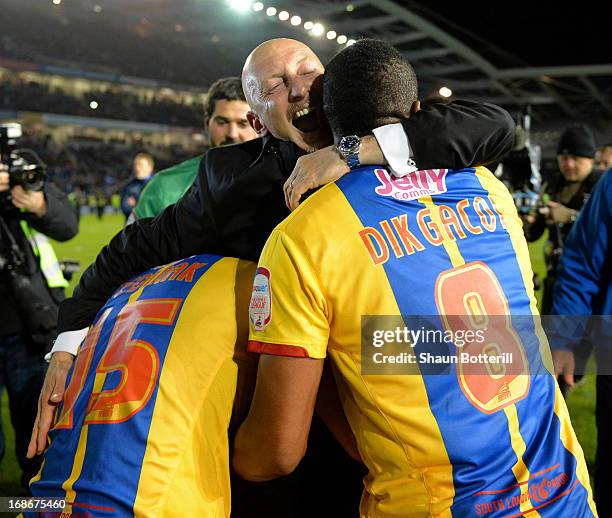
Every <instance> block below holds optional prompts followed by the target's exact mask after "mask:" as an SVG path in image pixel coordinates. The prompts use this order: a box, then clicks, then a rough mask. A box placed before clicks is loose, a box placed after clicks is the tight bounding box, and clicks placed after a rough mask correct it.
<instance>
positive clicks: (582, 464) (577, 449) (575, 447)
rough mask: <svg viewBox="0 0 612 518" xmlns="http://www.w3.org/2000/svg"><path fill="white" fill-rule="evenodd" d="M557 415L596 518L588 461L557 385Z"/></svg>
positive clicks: (566, 446) (561, 434)
mask: <svg viewBox="0 0 612 518" xmlns="http://www.w3.org/2000/svg"><path fill="white" fill-rule="evenodd" d="M555 414H556V415H557V417H558V418H559V431H560V432H559V436H560V438H561V442H562V443H563V446H565V449H566V450H567V451H569V452H570V453H571V454H572V455H573V456H574V457H575V458H576V477H577V478H578V480H579V481H580V483H581V484H582V485H583V486H584V488H585V489H586V491H587V495H588V502H589V507H590V509H591V512H592V513H593V515H594V516H597V509H596V508H595V502H594V501H593V492H592V491H591V482H590V479H589V471H588V469H587V465H586V461H585V460H584V453H583V451H582V448H581V446H580V443H579V442H578V439H577V438H576V434H575V433H574V428H573V427H572V424H571V421H570V416H569V413H568V411H567V405H566V404H565V400H564V399H563V396H562V395H561V391H560V390H559V386H558V385H557V384H556V383H555Z"/></svg>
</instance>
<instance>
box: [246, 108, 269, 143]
mask: <svg viewBox="0 0 612 518" xmlns="http://www.w3.org/2000/svg"><path fill="white" fill-rule="evenodd" d="M247 120H248V121H249V124H250V125H251V128H253V130H254V131H255V133H257V136H258V137H263V136H264V135H266V134H267V133H268V128H266V127H265V126H264V123H263V122H261V119H260V118H259V117H258V115H257V114H256V113H255V112H254V111H251V110H249V111H248V112H247Z"/></svg>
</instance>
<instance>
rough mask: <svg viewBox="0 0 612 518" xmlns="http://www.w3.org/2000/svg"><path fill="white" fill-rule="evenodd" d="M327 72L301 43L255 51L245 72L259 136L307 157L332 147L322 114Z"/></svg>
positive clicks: (270, 44) (280, 42)
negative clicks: (306, 153)
mask: <svg viewBox="0 0 612 518" xmlns="http://www.w3.org/2000/svg"><path fill="white" fill-rule="evenodd" d="M323 72H324V69H323V65H322V64H321V61H320V60H319V58H318V57H317V56H316V54H315V53H314V52H313V51H312V50H311V49H310V48H309V47H308V46H307V45H305V44H304V43H302V42H300V41H297V40H291V39H286V38H278V39H273V40H268V41H266V42H264V43H262V44H261V45H259V46H258V47H257V48H255V50H253V52H251V54H250V55H249V57H248V58H247V60H246V62H245V64H244V68H243V71H242V87H243V89H244V93H245V96H246V98H247V101H248V103H249V105H250V106H251V109H252V113H251V114H250V116H249V121H250V123H251V125H252V126H253V128H254V129H255V131H257V132H258V133H259V134H260V135H264V134H266V133H268V132H269V133H271V134H272V135H273V136H275V137H276V138H278V139H281V140H290V141H292V142H294V143H295V144H297V145H298V146H299V147H300V148H302V149H304V150H305V151H310V150H312V149H313V148H319V147H322V146H324V145H327V144H329V143H330V142H329V130H328V128H327V125H326V123H325V122H324V118H323V113H322V109H321V101H322V92H321V79H322V76H323Z"/></svg>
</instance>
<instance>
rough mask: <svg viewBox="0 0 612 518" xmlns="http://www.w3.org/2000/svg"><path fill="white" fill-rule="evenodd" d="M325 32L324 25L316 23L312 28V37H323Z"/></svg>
mask: <svg viewBox="0 0 612 518" xmlns="http://www.w3.org/2000/svg"><path fill="white" fill-rule="evenodd" d="M324 32H325V27H323V25H322V24H320V23H315V24H314V25H313V26H312V31H311V33H312V35H313V36H317V37H318V36H321V35H322V34H323V33H324Z"/></svg>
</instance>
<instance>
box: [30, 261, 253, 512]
mask: <svg viewBox="0 0 612 518" xmlns="http://www.w3.org/2000/svg"><path fill="white" fill-rule="evenodd" d="M253 274H254V265H253V264H252V263H249V262H246V261H241V260H238V259H231V258H222V257H219V256H214V255H199V256H193V257H190V258H188V259H185V260H182V261H178V262H176V263H172V264H169V265H166V266H163V267H160V268H156V269H154V270H150V271H149V272H147V273H145V274H144V275H142V276H140V277H137V278H135V279H134V280H133V281H131V282H128V283H126V284H124V285H123V286H122V287H121V288H120V289H119V290H118V291H117V292H115V294H114V295H113V296H112V297H111V298H110V299H109V301H108V302H107V303H106V305H105V306H104V307H103V308H102V309H101V310H100V313H99V314H98V316H97V318H96V320H95V323H94V325H93V326H92V327H91V329H90V330H89V333H88V334H87V337H86V338H85V340H84V341H83V343H82V344H81V347H80V350H79V353H78V355H77V358H76V361H75V363H74V365H73V368H72V371H71V374H70V376H69V379H68V385H67V389H66V394H65V398H64V401H63V403H62V405H61V406H60V407H59V409H58V415H57V417H56V423H55V426H54V427H53V428H52V430H51V432H50V440H51V445H50V447H49V448H48V450H47V451H46V453H45V462H44V464H43V467H42V469H41V471H40V473H39V475H38V476H37V477H35V478H34V479H33V480H32V482H31V485H30V489H31V492H32V494H33V495H35V496H46V497H58V498H64V499H65V500H66V508H65V509H64V514H62V516H66V517H69V516H74V517H76V516H102V517H103V516H143V517H144V516H146V517H153V516H155V517H163V516H167V517H171V516H202V517H208V518H225V517H229V512H230V487H229V459H228V455H229V451H228V426H229V424H230V418H231V416H232V410H233V407H234V403H235V401H234V395H235V393H236V388H237V383H242V382H244V381H245V380H248V379H249V375H250V374H254V362H253V361H252V358H251V359H249V356H250V355H248V354H247V353H246V338H247V323H246V322H247V314H246V312H247V307H248V297H249V294H250V289H251V285H252V279H253ZM238 394H239V395H246V394H248V391H243V390H240V391H239V392H238ZM237 400H240V397H237ZM26 516H29V513H26Z"/></svg>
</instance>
